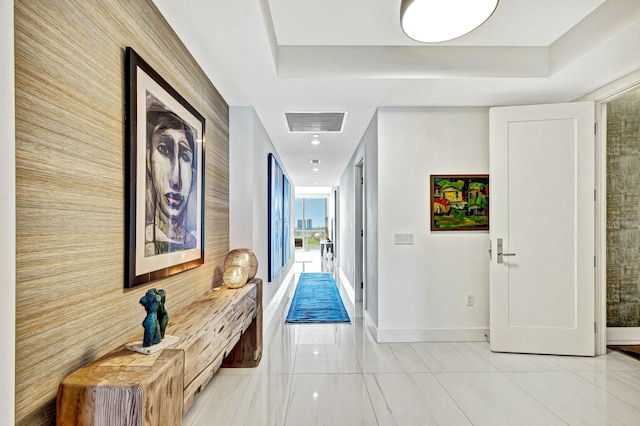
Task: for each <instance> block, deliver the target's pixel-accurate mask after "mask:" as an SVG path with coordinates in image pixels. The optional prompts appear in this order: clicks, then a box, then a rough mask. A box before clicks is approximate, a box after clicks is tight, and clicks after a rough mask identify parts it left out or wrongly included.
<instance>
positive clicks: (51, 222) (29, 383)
mask: <svg viewBox="0 0 640 426" xmlns="http://www.w3.org/2000/svg"><path fill="white" fill-rule="evenodd" d="M15 40H16V133H17V134H16V174H17V176H16V179H17V182H16V189H17V200H16V203H17V253H16V256H17V261H16V263H17V264H16V267H17V272H16V274H17V277H16V279H17V289H16V290H17V302H16V304H17V305H16V310H17V312H16V317H17V318H16V319H17V329H16V351H17V354H16V421H17V423H18V424H20V425H26V424H34V425H36V424H37V425H42V424H51V423H52V422H53V421H54V419H55V415H54V410H55V396H56V391H57V387H58V384H59V382H60V381H61V380H62V379H63V378H64V377H65V376H67V375H68V374H69V373H71V372H72V371H74V370H76V369H77V368H79V367H81V366H83V365H85V364H87V363H88V362H90V361H93V360H94V359H96V358H98V357H100V356H102V355H104V354H105V353H107V352H109V351H111V350H113V349H115V348H117V347H118V346H120V345H122V344H124V343H126V342H129V341H132V340H134V339H140V338H141V336H142V326H141V323H142V320H143V318H144V316H145V311H144V308H143V307H142V306H141V305H139V303H138V300H139V299H140V297H141V296H142V295H144V293H145V292H146V290H147V289H149V288H152V287H157V288H164V289H166V290H167V293H168V299H167V306H168V309H169V313H170V314H171V311H176V310H177V309H179V308H181V307H183V306H185V305H187V304H188V303H189V302H191V301H193V300H194V299H195V298H197V297H198V296H200V295H202V294H204V293H206V292H207V291H208V290H210V289H211V288H212V287H213V286H215V285H218V283H219V282H220V281H221V278H222V271H221V268H222V264H223V261H224V256H225V255H226V253H227V251H228V246H229V233H228V222H229V209H228V206H229V182H228V176H229V173H228V170H229V150H228V141H229V134H228V132H229V125H228V123H229V117H228V106H227V104H226V102H225V101H224V99H222V97H221V96H220V94H219V93H218V92H217V90H216V89H215V87H214V86H213V85H212V83H211V82H210V81H209V80H208V79H207V77H206V76H205V75H204V73H203V72H202V70H201V69H200V68H199V66H198V64H197V63H196V62H195V61H194V59H193V58H192V57H191V56H190V54H189V53H188V51H187V49H186V48H185V47H184V46H183V44H182V43H181V41H180V40H179V39H178V37H177V36H176V35H175V33H174V32H173V30H172V29H171V28H170V27H169V25H168V24H167V22H166V21H165V19H164V18H163V17H162V15H161V14H160V13H159V12H158V10H157V9H156V7H155V6H154V5H153V3H152V1H151V0H56V1H38V0H15ZM126 46H131V47H133V48H134V49H135V50H136V51H137V52H138V53H139V54H140V55H141V56H142V57H143V58H144V59H145V60H146V61H147V62H148V63H149V64H150V65H151V66H152V67H153V68H154V69H155V70H156V71H157V72H158V73H160V75H162V76H163V77H164V78H165V79H166V80H167V81H168V82H169V83H170V84H171V85H172V86H173V87H174V88H175V89H176V90H177V91H178V92H179V93H180V94H182V96H184V97H185V98H186V99H187V100H188V101H189V102H190V103H191V104H192V105H193V106H194V107H195V108H196V109H197V110H198V111H199V112H200V113H201V114H203V115H204V116H205V118H206V135H205V138H206V161H207V164H206V177H205V193H206V195H205V197H206V200H205V205H206V207H205V208H206V210H205V220H206V224H205V264H204V265H203V266H201V267H199V268H196V269H193V270H190V271H187V272H184V273H181V274H178V275H175V276H173V277H170V278H167V279H164V280H160V281H155V282H152V283H149V284H148V285H143V286H139V287H136V288H134V289H131V290H124V282H123V279H124V264H125V259H124V248H125V246H124V245H125V235H124V226H125V182H124V170H125V168H124V167H125V164H124V161H125V142H124V134H125V129H124V124H123V111H124V102H125V92H124V87H125V81H124V76H125V73H124V48H125V47H126Z"/></svg>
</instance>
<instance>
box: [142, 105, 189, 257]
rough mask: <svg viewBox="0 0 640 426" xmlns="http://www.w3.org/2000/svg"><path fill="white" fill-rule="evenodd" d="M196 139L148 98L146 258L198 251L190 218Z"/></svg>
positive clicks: (182, 123) (162, 106)
mask: <svg viewBox="0 0 640 426" xmlns="http://www.w3.org/2000/svg"><path fill="white" fill-rule="evenodd" d="M196 137H197V134H196V131H195V129H193V128H192V127H191V126H189V125H188V124H187V123H185V122H184V121H183V120H182V119H181V118H180V117H179V116H178V115H176V114H175V113H173V112H172V111H170V110H168V109H167V108H166V106H165V105H163V104H162V103H161V102H159V101H158V100H157V99H156V98H155V97H154V96H153V95H151V94H147V150H146V151H147V155H146V156H147V158H146V164H147V203H146V206H147V212H146V218H147V222H146V223H147V227H146V234H147V235H146V238H145V244H146V247H145V253H146V255H147V256H154V255H157V254H162V253H169V252H173V251H180V250H184V249H188V248H193V247H195V244H196V240H195V235H193V234H192V233H191V232H190V231H192V230H190V229H188V225H189V223H193V220H191V221H190V220H188V219H189V218H188V217H187V216H188V214H189V209H188V204H189V199H190V196H191V193H192V189H193V182H194V175H195V170H196V167H195V165H196V156H195V154H196V152H195V138H196Z"/></svg>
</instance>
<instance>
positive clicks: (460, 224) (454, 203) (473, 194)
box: [430, 174, 489, 232]
mask: <svg viewBox="0 0 640 426" xmlns="http://www.w3.org/2000/svg"><path fill="white" fill-rule="evenodd" d="M430 181H431V182H430V184H431V185H430V187H431V231H433V232H436V231H488V230H489V175H471V174H467V175H455V174H449V175H431V177H430Z"/></svg>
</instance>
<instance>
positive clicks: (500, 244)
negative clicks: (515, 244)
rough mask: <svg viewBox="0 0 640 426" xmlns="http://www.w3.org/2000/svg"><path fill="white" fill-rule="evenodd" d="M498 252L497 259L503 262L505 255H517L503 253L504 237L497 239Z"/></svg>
mask: <svg viewBox="0 0 640 426" xmlns="http://www.w3.org/2000/svg"><path fill="white" fill-rule="evenodd" d="M497 246H498V247H497V253H496V261H497V262H498V263H503V257H504V256H515V255H516V254H515V253H503V252H502V238H498V241H497Z"/></svg>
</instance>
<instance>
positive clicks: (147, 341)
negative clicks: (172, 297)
mask: <svg viewBox="0 0 640 426" xmlns="http://www.w3.org/2000/svg"><path fill="white" fill-rule="evenodd" d="M161 302H162V298H161V297H160V295H158V293H157V292H156V290H155V289H151V290H148V291H147V294H145V295H144V297H142V298H141V299H140V304H141V305H142V306H144V309H145V310H146V311H147V316H146V317H145V318H144V321H142V326H143V327H144V339H143V341H142V346H143V347H145V348H146V347H148V346H151V345H156V344H158V343H160V340H161V339H162V336H161V332H160V323H159V322H158V308H159V307H160V304H161Z"/></svg>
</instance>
